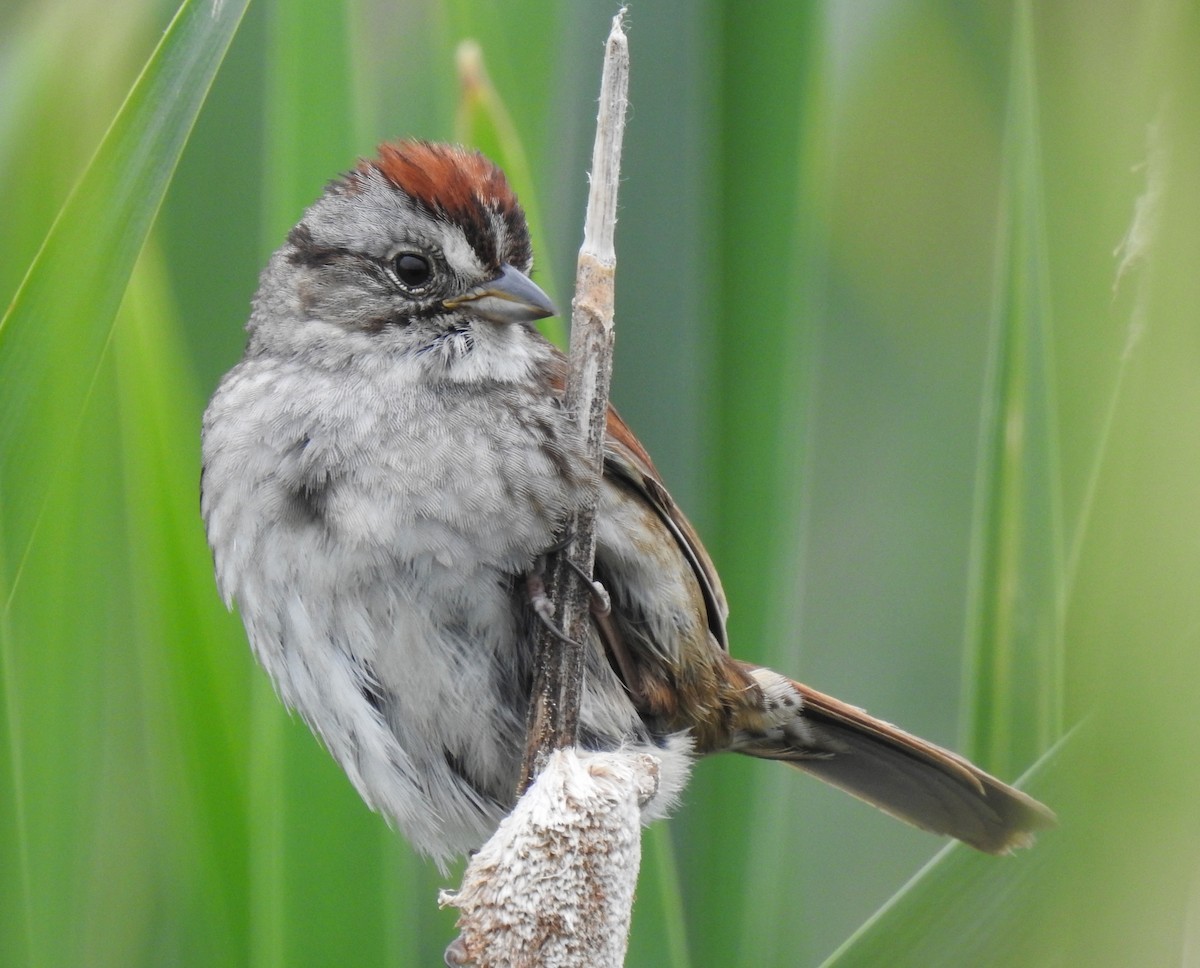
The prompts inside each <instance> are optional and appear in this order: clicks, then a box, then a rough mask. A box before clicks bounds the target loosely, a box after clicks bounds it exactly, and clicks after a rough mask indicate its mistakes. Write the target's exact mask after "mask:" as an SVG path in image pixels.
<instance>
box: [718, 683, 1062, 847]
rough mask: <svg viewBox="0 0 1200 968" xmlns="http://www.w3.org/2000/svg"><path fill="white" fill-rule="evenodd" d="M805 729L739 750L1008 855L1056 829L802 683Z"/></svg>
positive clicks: (978, 778)
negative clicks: (1045, 831) (1037, 835)
mask: <svg viewBox="0 0 1200 968" xmlns="http://www.w3.org/2000/svg"><path fill="white" fill-rule="evenodd" d="M792 685H793V687H794V688H795V689H796V690H797V691H798V692H799V693H800V695H801V697H802V700H803V706H802V710H801V713H800V717H799V729H798V730H796V731H794V734H789V732H788V731H786V730H785V731H784V736H783V737H782V738H776V737H768V738H763V739H759V740H756V741H751V742H749V743H745V744H742V745H739V747H738V748H739V751H740V752H744V753H749V754H750V755H752V756H758V757H762V758H765V759H777V760H783V761H785V762H787V763H789V764H791V765H792V766H795V767H798V768H799V769H801V770H804V772H806V773H811V774H812V775H813V776H815V777H817V778H819V779H821V780H824V781H825V782H826V783H829V784H832V785H833V786H835V787H838V788H839V789H842V790H845V791H846V792H847V793H850V794H853V795H854V796H856V797H858V798H860V799H862V800H865V801H867V802H868V803H871V804H874V805H875V806H877V807H879V808H880V809H881V810H884V811H885V812H887V813H889V814H891V815H892V816H894V817H896V818H898V819H900V820H903V821H905V822H907V823H910V824H912V825H914V826H916V827H921V828H923V829H925V830H931V831H933V832H934V833H939V834H947V835H949V836H951V837H956V838H957V839H959V840H962V841H964V842H965V843H968V844H970V845H971V846H972V847H976V848H978V849H979V850H982V851H986V852H988V853H991V854H1005V853H1008V852H1010V851H1011V850H1013V849H1014V848H1017V847H1025V846H1028V845H1029V844H1030V843H1032V841H1033V833H1034V831H1036V830H1043V829H1046V828H1049V827H1053V826H1054V824H1055V818H1054V814H1053V813H1052V812H1051V811H1050V810H1049V809H1048V808H1047V807H1045V806H1044V805H1042V804H1041V803H1039V802H1038V801H1037V800H1035V799H1033V798H1032V797H1030V796H1028V795H1026V794H1024V793H1022V792H1021V791H1020V790H1016V789H1014V788H1013V787H1011V786H1009V785H1008V784H1006V783H1003V782H1001V781H1000V780H998V779H996V778H995V777H994V776H991V775H990V774H988V773H985V772H984V771H983V770H981V769H979V767H977V766H975V765H974V764H973V763H971V762H969V761H968V760H966V759H964V758H963V757H961V756H958V755H957V754H955V753H951V752H950V751H949V750H945V749H942V748H941V747H940V746H935V745H934V744H933V743H928V742H926V741H925V740H923V739H920V738H919V737H916V736H913V735H912V734H910V733H906V732H904V731H903V730H901V729H898V728H897V727H895V726H893V725H891V723H886V722H884V721H883V720H881V719H876V718H875V717H873V716H870V715H868V714H867V713H866V712H864V711H863V710H861V709H859V708H857V707H856V706H851V705H849V704H847V703H844V702H841V701H840V700H837V699H834V698H833V697H832V696H827V695H825V694H824V693H820V692H817V691H816V690H815V689H810V688H809V687H808V686H805V685H802V684H801V683H798V682H796V683H792Z"/></svg>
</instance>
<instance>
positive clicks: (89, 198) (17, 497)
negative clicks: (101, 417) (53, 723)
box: [0, 0, 246, 603]
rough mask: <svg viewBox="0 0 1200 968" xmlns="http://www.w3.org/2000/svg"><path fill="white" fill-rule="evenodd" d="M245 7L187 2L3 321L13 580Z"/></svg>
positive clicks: (5, 489)
mask: <svg viewBox="0 0 1200 968" xmlns="http://www.w3.org/2000/svg"><path fill="white" fill-rule="evenodd" d="M245 6H246V0H225V2H221V3H203V2H199V0H189V2H185V3H184V4H182V5H181V6H180V8H179V11H178V13H177V14H176V16H175V18H174V20H173V21H172V22H171V25H170V27H169V28H168V29H167V31H166V33H165V34H164V35H163V38H162V40H161V41H160V43H159V45H158V47H157V48H156V49H155V51H154V53H153V55H152V56H151V58H150V60H149V61H148V62H147V64H146V66H145V69H144V70H143V71H142V74H141V76H140V77H139V78H138V81H137V83H136V84H135V85H134V87H133V89H132V90H131V91H130V93H129V96H128V98H127V99H126V101H125V104H124V105H123V106H122V108H121V110H120V112H119V113H118V114H117V116H116V118H115V120H114V121H113V124H112V127H111V128H110V129H109V132H108V134H107V135H106V136H105V138H104V141H103V142H102V143H101V145H100V148H99V149H98V150H97V152H96V155H95V157H94V158H93V159H92V162H91V164H90V165H89V167H88V170H87V172H86V173H85V174H84V176H83V178H82V179H81V181H80V182H79V184H78V186H77V187H76V189H75V191H74V192H73V193H72V195H71V198H70V199H69V201H68V202H67V204H66V205H65V206H64V208H63V210H62V211H61V212H60V214H59V217H58V218H57V220H56V221H55V224H54V227H53V228H52V229H51V231H50V234H49V236H48V237H47V238H46V240H45V243H44V244H43V246H42V248H41V251H40V252H39V253H38V255H37V257H36V258H35V260H34V262H33V264H32V266H31V267H30V270H29V272H28V274H27V275H26V277H25V280H24V282H23V283H22V284H21V287H20V288H19V289H18V291H17V294H16V296H15V298H14V299H13V302H12V304H11V305H10V306H9V307H8V309H7V311H6V312H5V314H4V317H3V319H2V320H0V453H3V454H4V456H5V459H4V462H3V464H2V465H0V502H2V503H3V507H4V516H3V527H4V533H3V536H2V538H3V541H4V543H5V545H6V547H7V548H8V558H9V566H10V568H14V569H16V573H15V574H13V575H12V576H11V579H10V580H11V582H12V584H13V585H15V583H16V581H17V580H19V573H20V568H21V563H22V561H23V560H24V557H25V554H26V552H27V549H28V547H29V542H30V540H31V537H32V535H33V531H34V527H35V524H36V521H37V518H38V514H39V512H40V509H41V507H42V504H43V502H44V501H45V498H46V494H47V492H48V490H49V487H50V482H51V479H52V477H53V475H54V474H55V472H56V470H57V469H58V467H59V465H60V464H61V462H62V458H63V455H64V454H65V453H66V451H67V449H68V448H69V446H70V444H71V441H72V439H73V437H74V434H75V433H76V429H77V428H78V426H79V420H80V415H81V413H82V411H83V407H84V405H85V402H86V400H87V397H88V394H89V392H90V390H91V387H92V384H93V381H94V380H95V377H96V373H97V370H98V367H99V362H100V358H101V356H102V354H103V352H104V348H105V346H106V345H107V343H108V339H109V335H110V332H111V329H112V320H113V317H114V315H115V314H116V311H117V307H118V305H119V304H120V301H121V296H122V294H123V293H124V291H125V286H126V283H127V281H128V278H129V274H130V272H131V271H132V268H133V262H134V259H135V258H136V257H137V254H138V252H139V251H140V250H141V247H142V243H143V242H144V240H145V238H146V233H147V232H148V230H149V228H150V224H151V223H152V221H153V220H154V216H155V214H156V213H157V211H158V208H159V205H160V204H161V202H162V198H163V194H164V192H165V191H166V187H167V184H168V182H169V181H170V177H171V173H172V171H173V170H174V168H175V165H176V163H177V161H178V159H179V154H180V152H181V151H182V149H183V145H184V143H185V141H186V140H187V136H188V133H189V132H190V130H191V128H192V125H193V123H194V122H195V119H196V115H197V113H198V112H199V110H200V107H201V105H202V104H203V103H204V97H205V94H206V93H207V91H208V88H209V85H210V84H211V83H212V79H213V76H214V75H215V73H216V70H217V67H218V66H219V65H220V63H221V59H222V57H223V56H224V54H225V51H226V49H227V48H228V46H229V42H230V40H231V39H232V37H233V34H234V31H235V30H236V29H237V25H238V23H239V21H240V20H241V16H242V13H243V11H244V10H245ZM35 415H36V416H37V418H38V419H36V420H34V419H32V418H33V417H34V416H35ZM11 592H12V588H11V586H10V587H9V588H5V589H3V593H2V595H3V599H4V601H5V602H6V603H7V602H9V601H11Z"/></svg>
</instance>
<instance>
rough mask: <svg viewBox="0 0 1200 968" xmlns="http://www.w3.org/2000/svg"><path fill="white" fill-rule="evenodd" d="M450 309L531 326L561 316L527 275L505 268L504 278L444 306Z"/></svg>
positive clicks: (502, 271)
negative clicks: (537, 320)
mask: <svg viewBox="0 0 1200 968" xmlns="http://www.w3.org/2000/svg"><path fill="white" fill-rule="evenodd" d="M442 305H443V306H445V307H446V308H447V309H459V308H462V307H469V308H470V310H471V312H473V313H475V314H476V315H477V316H482V317H483V318H484V319H486V320H488V321H489V322H493V323H531V322H533V321H534V320H535V319H545V318H546V317H547V316H557V315H558V310H557V309H556V308H555V307H554V303H552V302H551V301H550V297H549V296H547V295H546V294H545V293H544V292H542V290H541V289H540V288H539V287H538V285H537V283H535V282H534V281H533V280H532V279H530V278H529V276H527V275H525V273H523V272H520V271H519V270H517V269H514V268H513V267H512V266H510V265H508V264H505V265H503V266H501V267H500V275H498V276H496V278H495V279H492V280H490V281H488V282H485V283H484V284H483V285H482V286H476V287H475V288H474V289H472V290H470V291H469V292H464V293H463V294H462V295H461V296H455V297H454V298H453V299H447V300H446V301H445V302H443V303H442Z"/></svg>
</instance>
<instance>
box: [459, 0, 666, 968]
mask: <svg viewBox="0 0 1200 968" xmlns="http://www.w3.org/2000/svg"><path fill="white" fill-rule="evenodd" d="M624 14H625V10H624V9H623V8H622V10H621V12H620V13H619V14H618V15H617V16H616V17H615V18H614V20H613V28H612V32H611V33H610V34H609V37H608V43H607V45H606V48H605V57H604V73H603V79H602V81H601V85H600V113H599V117H598V118H597V121H596V144H595V148H594V149H593V153H592V180H591V191H590V193H589V195H588V209H587V218H586V221H585V224H584V232H583V247H582V248H581V249H580V252H579V264H578V271H577V273H576V280H575V299H574V301H573V303H572V314H571V354H570V370H569V373H568V376H567V384H566V387H565V406H566V408H567V411H568V412H569V413H573V414H575V415H576V418H577V419H578V421H579V432H580V434H581V436H582V439H583V440H584V442H585V445H586V449H587V455H588V458H589V462H590V464H591V469H592V474H591V480H590V487H589V493H588V495H587V500H586V502H585V507H584V509H583V510H581V511H580V512H579V513H578V514H576V515H575V516H574V518H573V519H572V520H571V521H569V522H568V524H567V535H566V537H568V538H569V539H570V540H569V543H568V544H567V546H566V547H564V548H563V549H562V550H561V551H559V552H557V553H555V554H554V555H552V563H551V566H550V568H549V574H548V575H547V576H546V595H547V597H548V599H549V601H550V602H551V603H552V606H553V624H554V629H557V630H559V631H558V634H556V632H555V631H554V630H552V629H550V628H540V629H539V631H538V637H537V643H536V646H537V657H536V660H535V666H534V685H533V694H532V697H531V700H530V708H529V719H528V732H527V737H526V749H525V758H524V762H523V764H522V776H521V784H520V790H519V791H518V792H519V793H520V794H521V798H520V800H519V801H518V803H517V806H516V808H515V809H514V810H513V812H512V813H511V814H510V815H509V816H508V817H507V818H506V819H505V820H504V822H503V823H502V824H501V825H500V828H499V829H498V830H497V831H496V833H495V834H494V835H493V836H492V837H491V839H490V840H488V842H487V843H486V844H484V846H483V848H482V849H481V850H480V851H479V852H478V853H477V854H476V855H475V856H474V857H473V858H472V859H471V862H470V864H469V865H468V866H467V870H466V872H465V873H464V875H463V882H462V888H461V890H459V891H457V892H444V893H443V894H442V896H441V898H440V899H439V900H440V903H442V904H443V905H452V906H454V907H457V908H459V910H460V911H461V914H460V917H459V919H458V927H459V930H460V931H461V934H460V935H459V937H458V938H457V939H456V940H455V941H454V942H453V943H452V944H451V945H450V947H449V948H447V949H446V963H447V964H450V965H474V966H478V968H513V966H521V968H620V965H621V964H622V962H623V961H624V957H625V950H626V945H627V939H628V935H629V919H630V915H631V912H632V908H633V893H634V888H635V886H636V884H637V871H638V866H639V864H640V860H641V813H640V809H639V808H640V806H641V805H642V804H644V803H645V802H646V801H647V799H648V798H649V797H651V796H653V794H654V791H655V789H656V788H657V782H658V761H657V760H656V759H655V758H654V757H652V756H647V755H644V754H642V755H636V754H631V753H628V752H624V751H618V752H613V753H604V754H599V753H593V754H581V753H578V752H577V751H576V750H575V749H573V748H572V747H574V746H575V740H576V733H577V727H578V723H579V703H580V696H581V693H582V690H583V670H584V661H583V660H584V651H583V650H584V648H585V647H586V645H585V643H586V642H587V639H588V627H587V623H588V618H589V608H590V599H591V596H592V590H591V589H590V588H589V587H588V585H587V583H586V582H584V581H583V580H582V579H581V578H580V576H581V575H590V574H591V573H592V563H593V559H594V557H595V550H596V536H595V520H596V505H597V502H598V500H599V496H600V478H601V473H602V471H603V466H604V463H603V462H604V435H605V426H606V423H607V416H608V388H609V382H610V378H611V375H612V352H613V281H614V272H615V268H616V254H615V250H614V246H613V236H614V234H615V229H616V212H617V181H618V176H619V173H620V167H621V139H622V135H623V133H624V129H625V106H626V99H627V91H628V86H629V48H628V45H627V43H626V40H625V33H624V30H623V29H622V28H623V17H624ZM567 640H569V641H567Z"/></svg>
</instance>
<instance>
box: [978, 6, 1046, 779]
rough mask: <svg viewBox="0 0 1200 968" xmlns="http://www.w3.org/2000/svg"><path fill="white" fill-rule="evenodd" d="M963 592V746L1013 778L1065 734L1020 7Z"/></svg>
mask: <svg viewBox="0 0 1200 968" xmlns="http://www.w3.org/2000/svg"><path fill="white" fill-rule="evenodd" d="M1017 11H1018V15H1017V17H1016V19H1015V26H1014V33H1013V54H1012V62H1011V79H1010V85H1009V105H1008V118H1007V121H1006V125H1005V128H1006V137H1005V147H1004V152H1005V183H1004V188H1003V193H1002V202H1001V214H1000V225H1001V238H1000V243H999V247H998V270H997V285H996V294H995V308H994V310H993V323H992V327H993V328H992V342H991V347H990V350H989V356H990V370H991V372H990V374H989V379H988V381H987V385H986V387H985V389H984V418H983V426H982V430H981V438H982V446H981V448H980V460H979V464H978V467H977V473H976V506H975V521H974V527H973V536H972V560H971V571H970V579H969V587H968V595H969V603H968V609H967V616H968V618H967V621H968V634H967V653H966V658H967V661H966V665H965V679H964V685H965V692H966V697H965V698H966V704H965V705H966V709H967V710H968V715H969V720H970V728H969V731H968V732H969V739H968V742H967V744H966V748H967V750H968V752H969V753H970V754H971V755H973V757H974V758H975V759H976V760H978V761H979V762H980V763H981V764H982V765H983V766H985V767H986V768H988V769H990V770H992V771H994V772H996V773H998V774H999V775H1001V776H1013V775H1016V774H1017V773H1019V772H1021V771H1022V770H1023V769H1024V767H1025V766H1026V765H1027V764H1028V763H1030V762H1032V760H1033V759H1034V758H1035V757H1036V756H1037V755H1038V754H1039V753H1040V752H1041V751H1042V750H1044V749H1046V748H1047V747H1048V745H1049V744H1050V743H1051V742H1053V740H1054V738H1055V737H1056V736H1057V735H1059V733H1060V732H1061V730H1062V714H1061V705H1062V692H1063V683H1062V659H1061V656H1062V649H1063V646H1062V612H1063V593H1062V588H1063V560H1062V527H1061V513H1060V508H1059V503H1058V488H1059V481H1058V463H1057V454H1056V448H1057V442H1056V435H1057V425H1056V420H1055V413H1054V394H1053V390H1052V380H1053V367H1052V359H1051V357H1050V349H1049V346H1050V310H1049V268H1048V259H1047V256H1046V250H1045V242H1044V234H1045V224H1044V223H1045V214H1044V211H1043V205H1042V184H1041V173H1040V166H1041V159H1040V152H1039V147H1038V145H1039V141H1038V121H1037V110H1036V98H1037V87H1036V77H1035V74H1034V64H1033V61H1034V52H1033V34H1032V25H1031V14H1030V11H1029V7H1028V4H1026V3H1018V5H1017Z"/></svg>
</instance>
